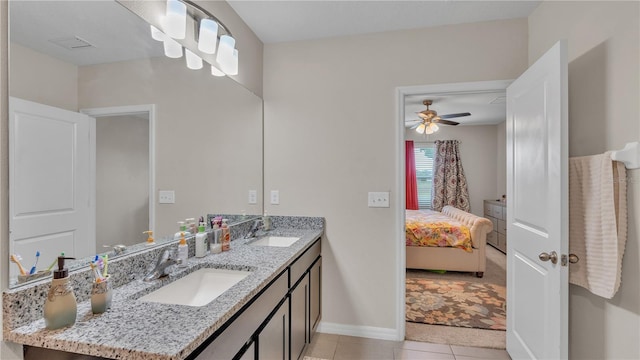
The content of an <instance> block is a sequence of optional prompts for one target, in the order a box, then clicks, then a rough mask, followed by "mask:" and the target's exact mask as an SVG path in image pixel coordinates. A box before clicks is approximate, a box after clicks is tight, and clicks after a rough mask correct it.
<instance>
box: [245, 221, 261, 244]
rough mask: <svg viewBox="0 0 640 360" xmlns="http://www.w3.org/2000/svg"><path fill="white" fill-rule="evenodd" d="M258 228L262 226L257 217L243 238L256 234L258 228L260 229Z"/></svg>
mask: <svg viewBox="0 0 640 360" xmlns="http://www.w3.org/2000/svg"><path fill="white" fill-rule="evenodd" d="M260 228H262V219H258V220H256V221H254V222H253V226H252V227H251V230H249V232H248V233H247V235H245V236H244V238H245V239H250V238H252V237H254V236H256V233H257V232H258V230H260Z"/></svg>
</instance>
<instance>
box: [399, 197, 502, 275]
mask: <svg viewBox="0 0 640 360" xmlns="http://www.w3.org/2000/svg"><path fill="white" fill-rule="evenodd" d="M492 230H493V224H492V223H491V221H490V220H489V219H485V218H483V217H480V216H477V215H474V214H470V213H468V212H466V211H462V210H459V209H456V208H454V207H453V206H445V207H444V208H442V212H436V211H430V210H407V213H406V220H405V231H406V244H407V246H406V250H407V251H406V254H407V268H408V269H428V270H448V271H465V272H466V271H469V272H475V273H476V276H477V277H482V276H484V271H485V269H486V253H485V251H486V246H487V234H488V233H490V232H491V231H492Z"/></svg>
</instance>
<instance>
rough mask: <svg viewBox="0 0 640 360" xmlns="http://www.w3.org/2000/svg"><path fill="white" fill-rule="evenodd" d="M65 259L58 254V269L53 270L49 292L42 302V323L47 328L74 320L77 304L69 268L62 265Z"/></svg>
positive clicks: (63, 325)
mask: <svg viewBox="0 0 640 360" xmlns="http://www.w3.org/2000/svg"><path fill="white" fill-rule="evenodd" d="M65 259H75V258H70V257H64V256H58V270H54V271H53V280H52V281H51V287H50V288H49V294H48V295H47V299H46V300H45V302H44V324H45V326H46V327H47V329H49V330H55V329H60V328H63V327H65V326H69V325H73V324H74V323H75V322H76V316H77V311H78V304H77V303H76V296H75V294H74V293H73V288H72V287H71V284H70V283H69V269H67V268H66V267H64V260H65Z"/></svg>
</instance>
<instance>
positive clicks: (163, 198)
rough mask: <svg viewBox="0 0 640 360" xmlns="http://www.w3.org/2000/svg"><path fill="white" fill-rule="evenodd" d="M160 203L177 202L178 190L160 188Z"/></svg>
mask: <svg viewBox="0 0 640 360" xmlns="http://www.w3.org/2000/svg"><path fill="white" fill-rule="evenodd" d="M158 202H160V204H175V203H176V192H175V191H173V190H160V191H159V194H158Z"/></svg>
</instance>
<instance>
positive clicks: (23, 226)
mask: <svg viewBox="0 0 640 360" xmlns="http://www.w3.org/2000/svg"><path fill="white" fill-rule="evenodd" d="M94 130H95V119H93V118H91V117H89V116H87V115H84V114H80V113H76V112H72V111H68V110H62V109H58V108H54V107H51V106H46V105H42V104H38V103H34V102H30V101H25V100H21V99H17V98H10V99H9V166H10V168H9V228H10V235H9V239H10V245H9V251H10V252H11V253H18V254H21V255H22V256H23V257H24V259H25V261H26V262H27V263H30V262H31V257H32V256H33V254H35V253H36V251H40V252H41V257H42V258H41V259H40V262H39V263H40V264H49V263H50V262H51V261H53V259H54V258H55V257H56V256H58V255H59V254H60V252H62V251H64V252H65V254H66V255H68V256H76V257H84V256H89V255H91V254H92V253H95V221H94V219H93V217H94V216H95V201H94V199H95V175H94V174H93V165H92V161H93V160H94V159H95V143H93V142H92V132H93V131H94ZM10 274H11V275H16V274H17V269H16V267H14V266H12V267H11V272H10Z"/></svg>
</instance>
